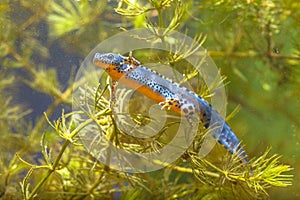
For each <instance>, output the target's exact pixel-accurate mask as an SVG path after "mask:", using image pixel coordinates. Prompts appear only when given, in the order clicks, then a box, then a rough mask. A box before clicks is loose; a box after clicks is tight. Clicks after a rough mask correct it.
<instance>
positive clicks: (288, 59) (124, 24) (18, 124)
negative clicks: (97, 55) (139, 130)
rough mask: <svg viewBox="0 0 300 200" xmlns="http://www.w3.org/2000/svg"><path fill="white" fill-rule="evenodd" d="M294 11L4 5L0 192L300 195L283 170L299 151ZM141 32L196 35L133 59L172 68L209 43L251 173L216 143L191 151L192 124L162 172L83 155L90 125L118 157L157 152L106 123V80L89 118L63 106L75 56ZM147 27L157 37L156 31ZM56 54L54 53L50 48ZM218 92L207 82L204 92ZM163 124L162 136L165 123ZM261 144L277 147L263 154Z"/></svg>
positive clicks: (236, 4)
mask: <svg viewBox="0 0 300 200" xmlns="http://www.w3.org/2000/svg"><path fill="white" fill-rule="evenodd" d="M299 10H300V7H299V5H298V4H297V3H295V2H293V1H284V2H283V1H279V0H278V1H275V0H274V1H272V0H268V1H255V0H253V1H251V0H249V1H244V2H240V1H226V2H225V1H205V2H204V1H193V0H188V1H184V2H183V1H177V0H162V1H159V0H143V1H129V0H123V1H119V2H118V3H115V2H113V1H108V2H105V1H88V0H81V1H72V0H63V1H52V0H45V1H37V0H33V1H19V0H17V1H11V0H5V1H2V2H1V3H0V28H1V30H0V65H1V68H0V91H1V96H0V113H1V114H0V130H1V134H0V151H1V156H0V197H1V198H2V199H34V198H38V199H52V198H57V199H85V198H86V199H100V198H101V199H111V198H121V199H143V198H151V199H179V198H180V199H191V198H195V199H200V198H203V199H231V198H232V197H236V198H243V199H257V198H267V197H268V195H270V196H271V197H272V198H275V197H276V196H278V197H280V194H279V192H276V191H278V189H277V187H287V186H292V187H287V188H284V190H280V191H281V193H284V192H282V191H291V190H292V191H298V189H299V184H298V185H297V184H296V177H295V183H294V185H292V181H293V175H294V174H296V175H298V176H299V172H295V171H296V170H295V171H292V169H293V167H294V166H296V165H297V164H299V155H300V152H299V150H298V149H299V148H297V147H299V139H298V138H299V136H298V135H299V133H298V132H297V130H299V124H300V122H299V119H298V115H299V104H298V103H297V101H295V99H296V98H295V97H298V96H299V91H300V90H299V80H300V79H299V76H300V73H299V72H300V71H299V68H298V67H296V66H298V65H299V64H300V63H299V62H300V57H299V56H300V55H299V52H300V46H299V44H298V40H297V36H298V35H299V32H300V30H299V27H298V26H297V23H298V21H297V20H298V19H299V15H300V13H299ZM139 27H147V28H148V29H149V31H151V32H152V33H153V38H155V39H157V40H160V41H161V42H165V41H164V39H165V37H166V36H167V35H168V34H169V33H170V32H171V31H172V30H177V31H181V32H185V33H186V34H188V35H190V36H192V37H194V39H195V41H196V42H195V45H194V46H191V47H190V49H188V50H186V52H185V54H183V55H176V54H172V53H170V52H160V53H159V54H158V53H157V52H152V53H149V52H147V51H141V52H137V56H138V57H139V58H149V59H150V60H151V59H152V60H153V61H154V60H157V58H159V60H160V61H161V62H165V63H168V64H170V65H171V66H173V67H174V68H176V69H178V68H180V66H181V64H182V62H183V60H184V58H185V57H187V56H188V55H189V54H190V53H191V52H192V51H193V49H195V48H197V47H198V45H199V46H202V45H203V44H204V45H205V46H206V47H207V49H208V51H207V54H208V55H210V56H211V57H213V58H214V59H215V61H216V62H217V64H218V66H219V67H220V68H221V71H222V74H225V75H226V76H227V79H226V80H229V81H230V83H228V84H227V85H226V87H228V89H229V92H228V98H229V107H230V109H231V110H233V111H232V114H230V115H229V116H228V117H227V118H228V120H230V122H232V124H233V126H234V129H235V130H237V131H236V132H237V134H238V135H239V136H241V137H242V138H243V143H242V144H243V145H244V146H245V148H246V149H247V150H248V152H249V154H250V158H251V160H250V166H249V167H247V166H246V167H245V165H244V164H243V163H241V162H240V161H239V159H238V157H237V155H231V154H229V153H226V152H225V151H223V150H221V148H220V149H219V148H215V150H214V151H213V152H212V153H211V154H213V156H212V155H211V154H210V156H208V157H205V158H202V157H200V156H199V155H198V152H197V151H198V149H199V146H201V144H202V141H203V140H204V137H205V134H206V132H205V130H204V129H201V128H200V130H199V132H198V134H197V136H196V138H195V141H194V143H193V145H192V146H191V147H190V148H189V149H187V151H186V152H185V153H184V154H183V155H182V156H181V157H180V158H179V159H178V160H176V162H174V163H172V164H169V165H166V164H165V163H161V162H160V161H154V162H156V164H158V165H162V166H164V168H162V169H161V170H158V171H155V172H149V173H140V174H134V173H125V172H121V171H116V170H113V169H110V168H109V167H107V166H105V165H104V164H103V163H100V162H99V161H98V160H97V159H95V158H94V157H92V156H91V155H90V154H88V153H87V151H86V149H85V148H84V147H83V146H82V144H81V141H80V139H79V137H78V133H79V132H80V130H81V129H82V128H84V127H86V126H87V125H88V124H90V123H93V122H97V124H99V126H100V127H101V129H102V130H104V131H105V132H106V136H107V137H108V138H109V139H110V140H111V141H112V142H113V143H114V144H115V145H117V146H119V147H122V148H124V149H126V150H128V151H147V150H159V147H161V146H162V145H163V142H164V141H165V138H155V140H152V141H146V142H145V141H137V140H134V142H133V140H131V138H127V137H126V134H125V133H122V132H121V131H120V130H119V129H118V126H116V124H115V122H114V120H113V119H114V118H113V115H112V111H111V110H110V108H109V99H108V96H107V88H108V86H107V85H106V82H101V83H99V88H96V89H95V88H86V90H88V91H89V92H90V93H91V96H90V98H91V101H93V102H95V104H94V105H92V106H94V108H95V110H96V111H97V112H87V114H88V116H89V119H88V120H86V121H84V122H82V123H79V124H78V123H77V122H76V123H75V121H74V116H76V114H78V113H77V112H71V111H70V107H71V104H72V99H71V96H72V91H73V90H74V89H76V88H78V86H79V85H80V84H81V83H78V82H74V71H75V68H76V67H75V65H76V64H78V63H79V59H78V57H80V59H82V58H83V57H84V56H85V55H87V54H88V53H89V51H90V50H91V48H92V47H93V46H95V45H96V44H97V43H98V42H100V41H101V40H103V39H105V38H107V37H108V36H110V35H112V34H114V33H117V32H120V31H126V30H129V29H131V28H139ZM156 27H160V28H165V30H166V31H165V32H163V33H158V32H156V31H155V30H156V29H155V28H156ZM291 30H293V31H291ZM287 35H289V36H290V38H287V37H286V36H287ZM178 48H179V47H178ZM58 49H59V51H60V52H63V55H62V57H59V56H60V55H59V53H54V52H55V51H58ZM149 55H152V56H153V57H151V56H149ZM68 60H70V61H69V62H66V61H68ZM74 60H76V61H74ZM60 63H63V64H60ZM70 63H71V64H70ZM184 70H185V71H182V73H184V74H185V78H186V80H188V79H192V78H194V77H195V74H194V72H193V70H191V68H186V69H184ZM224 79H225V77H224ZM224 79H222V80H224ZM184 81H185V80H183V82H184ZM199 82H201V80H199ZM218 86H219V83H218V82H216V83H215V84H214V85H212V86H208V87H212V88H217V87H218ZM208 87H205V86H196V88H195V91H197V92H198V93H199V94H200V95H202V96H204V97H207V98H209V91H208ZM22 91H26V92H27V93H26V94H24V93H22ZM245 91H246V92H245ZM28 93H31V94H29V95H28ZM262 93H263V94H265V95H261V94H262ZM28 96H29V97H28ZM95 98H96V101H95ZM43 101H45V102H47V103H45V104H42V103H43ZM40 105H43V108H42V109H39V110H43V111H40V112H39V113H38V112H37V111H35V109H36V108H37V107H39V108H40V107H41V106H40ZM62 106H63V107H64V109H62ZM133 108H134V107H133ZM238 110H240V112H237V111H238ZM131 117H133V118H134V120H135V121H136V123H140V124H143V123H147V122H148V118H147V116H146V115H143V114H139V113H138V114H136V113H134V114H132V116H131ZM271 117H273V118H271ZM172 123H174V122H172ZM172 123H170V124H166V125H165V127H164V129H163V130H164V131H167V130H168V129H170V128H172ZM246 133H247V137H246V136H245V134H246ZM274 133H276V134H274ZM161 134H163V132H162V133H161ZM280 134H281V135H280ZM282 135H286V136H285V137H284V140H283V139H282V137H283V136H282ZM159 136H161V135H159ZM159 136H158V137H159ZM257 141H264V142H262V143H259V144H257ZM297 141H298V144H297ZM271 144H277V145H278V147H277V146H275V147H272V150H271V148H268V147H269V146H272V145H271ZM297 145H298V146H297ZM281 146H282V147H284V148H281ZM146 148H147V149H146ZM256 149H257V150H256ZM283 149H284V151H283ZM281 150H282V151H283V152H281ZM281 154H284V155H283V156H281ZM292 156H294V157H295V158H293V157H292ZM290 157H292V158H290ZM296 159H297V160H296ZM283 163H290V164H283ZM250 167H251V168H250ZM269 188H272V190H269ZM291 188H292V189H291ZM291 193H293V192H291ZM294 193H295V192H294ZM275 195H276V196H275ZM281 195H282V194H281ZM281 197H283V196H281Z"/></svg>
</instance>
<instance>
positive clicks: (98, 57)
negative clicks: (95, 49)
mask: <svg viewBox="0 0 300 200" xmlns="http://www.w3.org/2000/svg"><path fill="white" fill-rule="evenodd" d="M123 62H124V59H123V58H122V57H121V56H120V55H118V54H114V53H104V54H101V53H96V54H95V56H94V59H93V63H94V64H95V65H96V66H98V67H101V68H103V69H105V70H106V69H107V68H110V67H116V66H120V65H121V64H122V63H123Z"/></svg>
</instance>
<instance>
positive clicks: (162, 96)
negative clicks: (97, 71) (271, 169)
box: [93, 53, 248, 163]
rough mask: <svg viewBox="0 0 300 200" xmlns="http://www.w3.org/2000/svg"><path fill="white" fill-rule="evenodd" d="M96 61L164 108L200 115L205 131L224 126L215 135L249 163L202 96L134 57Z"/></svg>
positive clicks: (103, 56) (106, 56) (108, 55)
mask: <svg viewBox="0 0 300 200" xmlns="http://www.w3.org/2000/svg"><path fill="white" fill-rule="evenodd" d="M93 62H94V64H95V65H96V66H98V67H101V68H103V69H105V70H106V71H107V73H108V74H109V75H110V77H111V78H112V80H113V81H118V82H120V83H123V84H125V85H126V86H128V87H131V88H133V89H136V90H137V91H139V92H140V93H142V94H143V95H145V96H147V97H149V98H150V99H153V100H154V101H156V102H157V103H158V104H159V105H161V106H162V108H167V109H169V110H173V111H175V112H177V113H180V114H181V115H184V116H187V118H188V119H192V118H193V115H195V114H198V115H199V116H200V120H201V121H202V123H203V125H204V127H205V128H214V127H218V126H222V130H221V131H213V136H214V137H215V138H216V139H217V140H218V142H219V143H220V144H222V145H223V146H224V147H225V148H226V149H227V150H228V151H229V152H231V153H232V154H235V153H238V155H239V157H240V159H241V160H242V161H243V162H246V163H248V159H247V154H246V152H245V151H244V149H243V148H242V147H241V146H240V141H239V139H238V138H237V136H236V135H235V134H234V132H233V131H232V130H231V128H230V127H229V125H228V124H227V123H226V122H225V121H224V119H223V118H222V117H221V116H220V115H219V114H218V112H217V111H215V110H214V109H213V108H212V107H211V105H210V104H209V103H208V102H207V101H206V100H205V99H203V98H202V97H200V96H199V95H197V94H195V93H194V92H192V91H190V90H188V89H186V88H185V87H182V86H181V85H179V84H178V83H175V82H174V81H172V80H170V79H168V78H166V77H164V76H162V75H160V74H158V73H157V72H155V71H153V70H151V69H149V68H146V67H144V66H142V65H141V64H140V62H139V61H138V60H136V59H135V58H133V57H132V56H131V55H130V56H129V57H125V56H122V55H118V54H113V53H106V54H100V53H96V54H95V56H94V59H93ZM212 119H214V120H213V121H214V123H212ZM215 122H217V123H215Z"/></svg>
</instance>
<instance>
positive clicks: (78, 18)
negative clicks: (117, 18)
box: [48, 0, 105, 38]
mask: <svg viewBox="0 0 300 200" xmlns="http://www.w3.org/2000/svg"><path fill="white" fill-rule="evenodd" d="M90 4H93V6H91V5H90ZM104 5H105V2H104V1H88V0H84V1H69V0H63V1H60V3H56V2H53V3H52V4H51V13H50V15H49V16H48V22H49V24H50V28H51V32H50V33H51V35H50V36H51V37H52V38H53V37H61V36H63V35H65V34H67V33H70V32H77V31H82V30H83V27H84V26H86V25H87V24H90V23H92V22H94V20H96V18H97V17H98V16H99V14H100V13H101V11H102V9H103V7H104ZM95 8H96V9H95Z"/></svg>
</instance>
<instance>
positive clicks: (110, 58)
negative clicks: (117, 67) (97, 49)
mask: <svg viewBox="0 0 300 200" xmlns="http://www.w3.org/2000/svg"><path fill="white" fill-rule="evenodd" d="M114 58H115V57H114V55H112V54H108V55H107V60H109V61H112V60H114Z"/></svg>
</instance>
